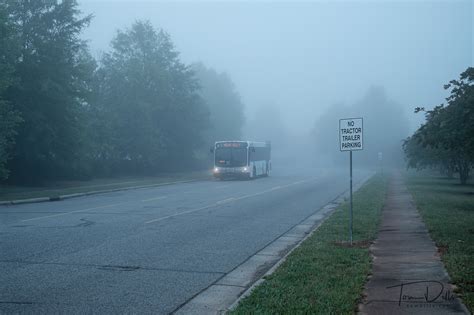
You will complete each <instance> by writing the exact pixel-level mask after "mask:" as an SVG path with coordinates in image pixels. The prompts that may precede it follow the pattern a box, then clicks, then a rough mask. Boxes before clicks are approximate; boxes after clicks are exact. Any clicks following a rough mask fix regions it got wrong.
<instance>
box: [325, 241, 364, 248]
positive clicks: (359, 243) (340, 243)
mask: <svg viewBox="0 0 474 315" xmlns="http://www.w3.org/2000/svg"><path fill="white" fill-rule="evenodd" d="M331 243H332V244H333V245H336V246H338V247H346V248H351V247H355V248H369V247H370V245H371V244H372V242H371V241H369V240H360V241H353V242H352V245H351V243H350V242H348V241H334V242H331Z"/></svg>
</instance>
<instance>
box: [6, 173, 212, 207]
mask: <svg viewBox="0 0 474 315" xmlns="http://www.w3.org/2000/svg"><path fill="white" fill-rule="evenodd" d="M201 178H210V174H209V172H206V171H202V172H188V173H175V174H163V175H162V176H148V177H146V176H143V177H121V178H101V179H92V180H86V181H57V182H53V183H48V184H45V185H42V186H35V187H25V186H11V185H1V186H0V201H7V200H19V199H29V198H39V197H57V196H61V195H68V194H76V193H86V192H92V191H102V190H113V189H121V188H130V187H136V186H147V185H159V184H165V183H169V182H179V181H186V180H193V179H201Z"/></svg>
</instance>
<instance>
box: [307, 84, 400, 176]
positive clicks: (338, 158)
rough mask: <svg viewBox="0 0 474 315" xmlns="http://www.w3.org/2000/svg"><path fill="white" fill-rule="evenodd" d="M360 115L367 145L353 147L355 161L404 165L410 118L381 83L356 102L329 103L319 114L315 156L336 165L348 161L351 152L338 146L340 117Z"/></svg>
mask: <svg viewBox="0 0 474 315" xmlns="http://www.w3.org/2000/svg"><path fill="white" fill-rule="evenodd" d="M357 117H362V118H363V123H364V138H363V142H364V149H363V150H361V151H354V165H355V166H356V167H367V168H373V169H379V168H381V167H400V166H402V165H403V151H402V148H401V144H402V141H403V139H404V138H405V137H406V136H407V135H408V134H409V130H408V126H409V121H408V117H407V115H406V113H405V111H404V110H403V106H402V105H401V104H399V103H397V102H395V101H393V100H391V99H390V97H389V96H388V94H387V92H386V90H385V88H384V87H382V86H372V87H370V88H369V89H368V90H367V92H366V93H365V94H364V95H363V97H362V98H361V99H360V100H358V101H357V102H355V103H353V104H349V105H345V104H335V105H333V106H330V107H329V108H328V109H327V110H326V112H325V113H323V114H322V115H321V116H320V117H319V119H318V120H317V121H316V124H315V125H314V128H313V131H312V134H313V138H314V139H315V140H316V141H315V142H314V144H315V145H314V156H315V160H317V161H319V163H324V164H329V165H331V164H332V165H333V166H341V165H346V163H348V162H349V160H348V159H349V153H348V152H341V151H340V149H339V137H340V135H339V119H342V118H357ZM380 157H381V158H382V160H380Z"/></svg>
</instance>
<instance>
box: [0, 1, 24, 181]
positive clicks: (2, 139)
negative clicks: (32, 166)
mask: <svg viewBox="0 0 474 315" xmlns="http://www.w3.org/2000/svg"><path fill="white" fill-rule="evenodd" d="M15 48H16V47H15V42H14V40H13V28H12V26H11V25H10V23H9V22H8V17H7V12H6V7H5V6H4V5H1V4H0V180H5V179H7V178H8V175H9V171H8V169H7V162H8V160H9V159H10V158H11V157H12V156H11V149H12V147H13V145H14V144H15V136H16V135H17V128H18V125H19V123H20V122H21V117H20V113H19V112H18V111H15V110H14V109H13V108H12V106H11V104H9V103H8V102H7V101H5V99H4V93H5V91H6V89H7V88H9V87H10V86H11V85H12V83H13V81H14V77H13V66H12V64H13V61H14V56H15Z"/></svg>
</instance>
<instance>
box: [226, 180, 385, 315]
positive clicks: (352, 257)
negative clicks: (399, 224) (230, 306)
mask: <svg viewBox="0 0 474 315" xmlns="http://www.w3.org/2000/svg"><path fill="white" fill-rule="evenodd" d="M386 187H387V181H386V178H385V177H383V176H379V175H378V176H375V177H373V178H372V179H370V180H369V182H368V183H366V184H365V185H364V186H363V187H362V188H361V189H359V191H358V192H356V193H355V194H354V241H355V242H357V243H356V246H353V247H348V246H341V244H340V241H345V240H347V238H348V224H349V219H348V204H347V203H346V204H344V205H343V206H342V207H340V208H339V209H338V210H336V211H335V212H334V214H333V215H332V216H331V217H330V218H328V219H327V220H326V221H325V222H324V223H323V224H322V225H321V226H320V227H319V229H318V230H317V231H316V232H315V233H314V234H313V235H312V236H311V237H310V238H308V239H307V240H306V241H305V242H303V243H302V245H301V246H300V247H298V248H297V249H296V250H295V251H293V252H292V253H291V254H290V255H289V257H288V259H287V260H286V261H285V262H284V263H283V264H282V265H281V266H280V267H279V268H278V269H277V270H276V272H274V273H273V274H272V275H270V276H268V277H267V278H266V281H264V282H263V283H262V284H261V285H260V286H258V287H256V288H255V289H254V290H253V292H252V293H251V294H250V296H248V297H246V298H245V299H243V300H242V301H241V302H240V303H239V305H238V307H237V308H236V309H235V310H234V311H233V312H232V313H233V314H249V313H261V314H274V313H280V314H281V313H284V314H289V313H291V314H293V313H299V314H301V313H305V314H308V313H313V314H352V313H354V311H355V310H356V307H357V305H358V303H359V301H360V298H361V294H362V291H363V288H364V284H365V282H366V279H367V275H368V274H369V272H370V256H369V249H368V244H369V243H370V241H372V240H373V239H374V238H375V235H376V232H377V226H378V223H379V220H380V213H381V209H382V207H383V204H384V200H385V193H386Z"/></svg>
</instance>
